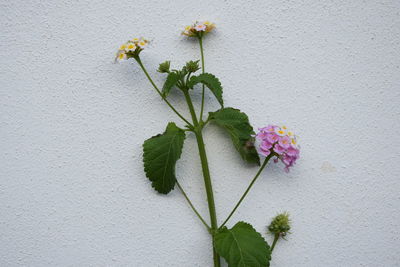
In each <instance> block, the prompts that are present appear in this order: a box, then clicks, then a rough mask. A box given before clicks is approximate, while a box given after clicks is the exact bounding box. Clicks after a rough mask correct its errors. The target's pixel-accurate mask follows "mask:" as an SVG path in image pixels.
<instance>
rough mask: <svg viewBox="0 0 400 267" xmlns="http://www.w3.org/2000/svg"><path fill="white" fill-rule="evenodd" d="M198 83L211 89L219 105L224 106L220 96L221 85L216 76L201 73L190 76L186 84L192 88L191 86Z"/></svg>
mask: <svg viewBox="0 0 400 267" xmlns="http://www.w3.org/2000/svg"><path fill="white" fill-rule="evenodd" d="M198 83H202V84H204V85H205V86H207V87H208V88H209V89H210V90H211V92H213V94H214V95H215V97H216V98H217V100H218V102H219V103H220V104H221V106H222V107H223V106H224V100H223V98H222V86H221V83H220V81H219V80H218V78H217V77H215V76H214V75H212V74H211V73H203V74H200V75H198V76H192V78H190V81H189V84H188V86H189V88H193V86H195V85H196V84H198Z"/></svg>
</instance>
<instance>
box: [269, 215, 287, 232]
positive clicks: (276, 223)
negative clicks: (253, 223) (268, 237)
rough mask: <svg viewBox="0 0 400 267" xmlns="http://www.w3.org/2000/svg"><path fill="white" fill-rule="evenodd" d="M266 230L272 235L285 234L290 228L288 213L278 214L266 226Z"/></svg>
mask: <svg viewBox="0 0 400 267" xmlns="http://www.w3.org/2000/svg"><path fill="white" fill-rule="evenodd" d="M268 230H269V231H270V232H271V233H272V234H274V235H278V234H279V235H281V236H285V235H286V234H287V233H288V232H289V230H290V220H289V213H287V212H284V213H282V214H278V215H277V216H276V217H275V218H274V219H273V220H272V222H271V224H270V225H269V226H268Z"/></svg>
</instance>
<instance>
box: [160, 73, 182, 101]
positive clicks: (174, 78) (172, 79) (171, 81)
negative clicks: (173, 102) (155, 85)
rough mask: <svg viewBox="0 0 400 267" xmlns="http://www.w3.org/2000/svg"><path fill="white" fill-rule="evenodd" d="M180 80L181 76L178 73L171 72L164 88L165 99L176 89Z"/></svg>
mask: <svg viewBox="0 0 400 267" xmlns="http://www.w3.org/2000/svg"><path fill="white" fill-rule="evenodd" d="M179 79H180V76H179V74H178V73H176V72H171V73H169V74H168V76H167V80H166V81H165V83H164V86H163V88H162V94H163V96H164V97H167V96H168V94H169V92H170V91H171V89H172V87H174V86H175V85H176V84H177V83H178V81H179Z"/></svg>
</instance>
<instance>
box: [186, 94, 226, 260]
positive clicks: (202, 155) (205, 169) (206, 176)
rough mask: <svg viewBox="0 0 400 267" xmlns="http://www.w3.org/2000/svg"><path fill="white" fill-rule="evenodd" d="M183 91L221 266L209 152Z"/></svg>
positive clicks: (187, 96) (189, 102) (215, 256)
mask: <svg viewBox="0 0 400 267" xmlns="http://www.w3.org/2000/svg"><path fill="white" fill-rule="evenodd" d="M183 93H184V95H185V98H186V102H187V104H188V107H189V111H190V115H191V116H192V119H193V125H194V128H195V130H194V133H195V135H196V140H197V146H198V148H199V154H200V161H201V168H202V170H203V178H204V185H205V188H206V193H207V202H208V211H209V213H210V221H211V235H212V243H213V259H214V267H220V266H221V263H220V259H219V255H218V253H217V251H216V250H215V246H214V234H215V231H216V230H217V229H218V223H217V214H216V212H215V202H214V194H213V190H212V183H211V176H210V170H209V168H208V160H207V154H206V150H205V146H204V140H203V135H202V133H201V131H202V129H201V127H199V121H198V120H197V117H196V112H195V110H194V107H193V103H192V99H191V98H190V95H189V92H188V91H187V90H184V91H183Z"/></svg>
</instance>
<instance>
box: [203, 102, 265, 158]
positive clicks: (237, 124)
mask: <svg viewBox="0 0 400 267" xmlns="http://www.w3.org/2000/svg"><path fill="white" fill-rule="evenodd" d="M209 119H210V120H212V121H214V122H215V123H216V124H218V125H219V126H221V127H223V128H224V129H225V130H227V131H228V133H229V135H230V136H231V139H232V142H233V145H234V146H235V148H236V150H237V151H238V152H239V154H240V155H241V156H242V158H243V159H244V160H245V161H247V162H249V163H256V164H258V165H260V158H259V156H258V153H257V150H256V148H255V147H254V137H253V135H254V131H253V127H252V126H251V125H250V123H249V118H248V117H247V115H246V114H245V113H243V112H240V110H238V109H234V108H222V109H220V110H217V111H216V112H210V115H209Z"/></svg>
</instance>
